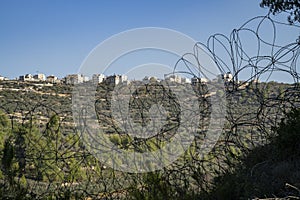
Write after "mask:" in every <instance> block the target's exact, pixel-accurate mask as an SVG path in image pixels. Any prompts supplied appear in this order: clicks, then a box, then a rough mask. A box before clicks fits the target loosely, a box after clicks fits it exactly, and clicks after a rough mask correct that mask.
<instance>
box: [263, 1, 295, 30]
mask: <svg viewBox="0 0 300 200" xmlns="http://www.w3.org/2000/svg"><path fill="white" fill-rule="evenodd" d="M260 6H261V7H269V9H270V12H271V13H273V14H277V13H280V12H284V11H286V12H289V14H290V15H289V16H288V21H289V23H291V24H292V23H295V22H300V2H299V1H298V0H262V2H261V3H260Z"/></svg>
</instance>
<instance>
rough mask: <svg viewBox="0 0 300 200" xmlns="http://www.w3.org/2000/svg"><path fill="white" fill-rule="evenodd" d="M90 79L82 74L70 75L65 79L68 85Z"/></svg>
mask: <svg viewBox="0 0 300 200" xmlns="http://www.w3.org/2000/svg"><path fill="white" fill-rule="evenodd" d="M88 80H89V79H88V77H86V76H83V75H82V74H70V75H67V76H66V77H65V82H66V84H71V85H74V84H78V83H83V82H86V81H88Z"/></svg>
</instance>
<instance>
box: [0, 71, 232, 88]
mask: <svg viewBox="0 0 300 200" xmlns="http://www.w3.org/2000/svg"><path fill="white" fill-rule="evenodd" d="M8 80H15V81H24V82H47V83H64V84H70V85H74V84H78V83H84V82H87V81H93V82H94V83H103V82H105V83H107V84H114V85H117V84H119V83H126V84H129V83H130V82H131V80H128V77H127V76H126V75H116V74H114V75H109V76H106V75H104V74H93V75H92V77H88V76H85V75H83V74H68V75H66V76H65V77H63V78H58V77H57V76H55V75H49V76H46V75H45V74H42V73H37V74H34V75H32V74H25V75H21V76H19V78H16V79H9V78H7V77H4V76H1V75H0V81H8ZM164 80H166V81H170V82H176V83H187V84H192V85H196V84H198V83H201V84H206V83H208V82H209V80H208V79H206V78H203V77H200V78H199V77H192V78H191V79H189V78H186V77H183V76H180V75H178V74H164ZM221 80H222V81H224V82H225V83H229V82H232V81H233V75H232V74H231V73H230V72H227V73H224V74H220V75H218V76H217V77H216V79H214V80H212V81H213V82H215V81H221ZM133 81H135V80H133ZM142 81H143V82H146V83H150V82H153V81H157V82H160V81H162V79H159V78H157V77H148V76H145V77H144V78H143V79H142Z"/></svg>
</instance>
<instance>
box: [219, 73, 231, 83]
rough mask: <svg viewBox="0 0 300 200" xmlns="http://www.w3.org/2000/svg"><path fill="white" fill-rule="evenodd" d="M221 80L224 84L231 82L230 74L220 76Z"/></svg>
mask: <svg viewBox="0 0 300 200" xmlns="http://www.w3.org/2000/svg"><path fill="white" fill-rule="evenodd" d="M222 79H223V80H224V82H225V83H229V82H232V81H233V80H232V79H233V76H232V74H231V73H230V72H227V73H226V74H222Z"/></svg>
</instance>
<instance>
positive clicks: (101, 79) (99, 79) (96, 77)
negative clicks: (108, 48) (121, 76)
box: [92, 74, 105, 83]
mask: <svg viewBox="0 0 300 200" xmlns="http://www.w3.org/2000/svg"><path fill="white" fill-rule="evenodd" d="M92 80H93V83H102V82H104V80H105V75H104V74H94V75H93V77H92Z"/></svg>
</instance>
